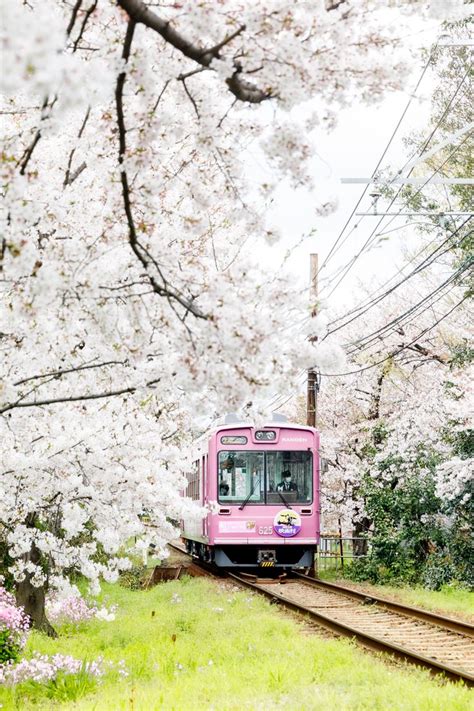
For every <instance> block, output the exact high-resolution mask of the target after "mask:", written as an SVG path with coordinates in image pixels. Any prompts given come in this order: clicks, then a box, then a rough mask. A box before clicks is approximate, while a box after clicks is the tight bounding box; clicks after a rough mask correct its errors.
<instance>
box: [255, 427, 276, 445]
mask: <svg viewBox="0 0 474 711" xmlns="http://www.w3.org/2000/svg"><path fill="white" fill-rule="evenodd" d="M255 439H256V440H258V442H274V441H275V440H276V432H274V431H273V430H257V432H255Z"/></svg>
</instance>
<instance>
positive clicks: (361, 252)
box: [326, 133, 471, 299]
mask: <svg viewBox="0 0 474 711" xmlns="http://www.w3.org/2000/svg"><path fill="white" fill-rule="evenodd" d="M470 135H471V134H470V133H468V134H467V135H466V136H465V137H464V139H463V140H462V141H461V143H460V144H459V145H458V146H456V147H455V148H454V149H453V150H452V151H451V153H450V154H449V156H448V157H447V158H445V159H444V161H443V162H442V163H441V165H440V166H438V167H437V168H435V170H434V171H433V172H432V174H431V175H430V176H429V177H428V178H427V179H426V180H425V182H424V183H423V184H422V185H421V186H420V187H419V188H418V190H416V191H415V192H414V193H413V195H412V199H413V198H415V197H417V195H419V194H420V192H421V191H422V190H423V188H424V187H426V185H427V184H428V183H429V182H430V180H431V179H432V178H433V177H434V176H435V175H436V173H438V172H439V171H440V170H441V169H442V168H443V167H444V166H445V165H446V163H447V162H448V161H449V160H450V159H451V158H452V156H453V155H454V154H455V153H456V152H457V151H458V150H459V149H460V148H461V147H462V145H463V144H464V143H465V142H466V141H467V140H468V139H469V138H470ZM400 190H401V188H400V189H399V190H398V191H397V194H396V195H395V196H394V198H392V201H391V202H390V205H389V208H388V209H390V207H391V206H392V205H393V203H394V202H395V199H396V197H397V196H398V194H399V193H400ZM402 209H403V208H402V207H401V208H400V210H399V215H400V214H401V211H402ZM395 217H396V216H395ZM395 217H392V218H391V220H390V221H389V223H388V225H390V224H391V223H392V222H393V220H394V219H395ZM384 219H385V215H383V216H382V217H381V219H380V220H379V221H378V223H377V225H376V226H375V227H374V229H373V230H372V232H371V233H370V235H369V237H368V238H367V240H366V241H365V242H364V244H363V246H362V247H361V249H360V250H359V252H357V254H356V255H355V256H354V257H352V259H351V260H350V261H349V263H348V264H347V266H346V270H345V272H344V274H343V275H342V276H341V277H340V279H339V281H338V282H337V284H335V286H334V287H333V288H332V289H331V291H330V293H329V294H328V296H327V297H326V298H328V299H329V298H330V297H331V296H332V295H333V293H334V292H335V290H336V289H337V288H338V286H339V285H340V284H341V283H342V282H343V281H344V279H345V278H346V276H347V275H348V274H349V272H350V271H351V269H352V268H353V266H354V264H355V263H356V262H357V260H358V259H359V258H360V257H361V256H362V254H364V252H366V251H367V249H368V248H369V247H370V245H371V242H372V241H373V239H374V236H375V237H377V236H378V234H376V233H377V230H378V229H379V227H380V225H381V224H382V222H383V220H384ZM388 225H387V226H388Z"/></svg>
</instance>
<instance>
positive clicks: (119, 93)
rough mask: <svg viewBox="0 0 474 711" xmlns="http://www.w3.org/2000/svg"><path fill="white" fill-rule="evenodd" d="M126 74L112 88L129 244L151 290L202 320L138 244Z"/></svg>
mask: <svg viewBox="0 0 474 711" xmlns="http://www.w3.org/2000/svg"><path fill="white" fill-rule="evenodd" d="M134 30H135V21H134V20H130V22H129V23H128V26H127V32H126V34H125V40H124V45H123V51H122V59H124V60H125V62H127V61H128V59H129V56H130V49H131V46H132V41H133V34H134ZM126 76H127V73H126V72H125V71H123V72H121V73H120V74H119V75H118V77H117V84H116V88H115V104H116V109H117V124H118V135H119V158H118V162H119V165H120V166H122V168H121V171H120V180H121V183H122V195H123V202H124V208H125V215H126V217H127V223H128V232H129V243H130V247H131V248H132V251H133V252H134V254H135V256H136V257H137V258H138V260H139V261H140V263H141V264H142V265H143V267H144V268H145V271H146V276H147V279H148V280H149V282H150V284H151V286H152V288H153V291H154V292H155V293H156V294H158V295H159V296H164V297H166V298H167V299H168V300H170V299H172V300H175V301H177V302H178V303H179V304H181V306H183V307H184V308H185V309H187V310H188V311H191V313H193V314H194V316H196V317H197V318H202V319H207V318H208V317H207V316H206V315H205V314H203V313H202V311H200V310H199V309H198V308H197V307H196V306H195V305H194V304H193V301H192V300H189V299H186V298H185V297H184V296H182V295H181V294H179V293H178V292H177V291H175V290H174V289H170V288H169V287H168V286H167V284H166V280H165V279H164V277H163V275H162V274H161V271H160V268H159V265H158V263H157V262H156V260H155V259H154V258H153V257H152V256H151V255H150V253H149V252H148V250H147V249H146V248H145V247H144V246H143V245H141V244H140V242H139V240H138V237H137V231H136V228H135V221H134V219H133V213H132V204H131V200H130V186H129V183H128V176H127V171H126V170H125V169H124V167H123V164H124V160H125V153H126V150H127V141H126V134H127V128H126V126H125V115H124V108H123V89H124V86H125V80H126ZM150 264H153V265H154V266H155V268H156V269H157V271H158V273H159V274H160V276H161V278H162V280H163V284H164V285H160V284H159V283H158V282H157V280H156V279H155V278H154V277H153V275H151V274H149V273H148V267H149V265H150Z"/></svg>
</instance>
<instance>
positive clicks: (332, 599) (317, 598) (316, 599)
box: [171, 544, 474, 686]
mask: <svg viewBox="0 0 474 711" xmlns="http://www.w3.org/2000/svg"><path fill="white" fill-rule="evenodd" d="M171 547H172V548H175V549H176V550H179V551H180V552H182V553H184V550H183V549H182V548H181V547H180V546H176V545H174V544H171ZM185 555H186V554H185ZM190 573H191V574H196V575H209V576H212V577H214V576H216V577H220V578H222V574H223V571H222V570H220V571H219V572H218V571H217V569H215V568H213V567H212V566H210V565H207V564H201V563H198V562H196V561H194V562H193V565H192V568H191V569H190ZM226 577H228V578H231V579H232V580H234V581H235V582H237V583H239V584H240V585H243V586H245V587H247V588H250V589H251V590H253V591H254V592H257V593H259V594H261V595H265V596H266V597H267V598H269V599H270V600H272V602H276V603H278V604H279V605H281V606H282V607H286V608H289V609H291V610H292V611H295V612H298V613H300V614H302V615H305V616H306V617H310V618H311V620H312V621H313V622H315V623H317V624H318V625H319V626H321V627H323V628H325V629H327V630H330V631H331V632H333V633H336V634H338V635H343V636H345V637H350V638H352V639H356V640H357V641H358V642H360V643H361V644H362V645H364V646H365V647H368V648H370V649H372V650H375V651H377V652H386V653H388V654H390V655H392V656H395V657H397V658H399V659H403V660H405V661H408V662H411V663H413V664H416V665H418V666H423V667H426V668H428V669H429V670H430V671H432V672H433V673H437V674H444V675H445V676H446V677H448V678H450V679H453V680H456V681H459V680H463V681H464V682H465V683H466V684H467V685H468V686H474V626H473V625H471V624H468V623H466V622H462V621H460V620H454V619H452V618H449V617H444V616H442V615H437V614H434V613H431V612H428V611H426V610H421V609H419V608H414V607H409V606H406V605H402V604H400V603H395V602H392V601H390V600H385V599H383V598H379V597H376V596H373V595H370V596H368V595H365V594H364V593H360V592H357V591H355V590H352V589H349V588H345V587H342V586H340V585H334V584H333V583H326V582H324V581H321V580H317V579H314V578H310V577H307V576H305V575H301V574H299V573H291V574H290V575H288V576H285V575H280V576H279V577H276V578H258V577H257V576H256V575H249V574H247V573H240V574H235V573H227V575H226Z"/></svg>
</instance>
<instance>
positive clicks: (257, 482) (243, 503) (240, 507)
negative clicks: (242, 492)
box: [239, 474, 262, 511]
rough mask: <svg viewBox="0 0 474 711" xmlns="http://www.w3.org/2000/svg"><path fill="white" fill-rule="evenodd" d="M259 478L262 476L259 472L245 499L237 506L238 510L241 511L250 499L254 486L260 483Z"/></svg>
mask: <svg viewBox="0 0 474 711" xmlns="http://www.w3.org/2000/svg"><path fill="white" fill-rule="evenodd" d="M261 478H262V475H261V474H260V475H259V477H258V481H256V482H254V484H253V486H252V488H251V490H250V494H249V495H248V496H247V498H246V499H245V501H243V502H242V503H241V504H240V506H239V510H240V511H242V509H244V508H245V506H247V504H248V502H249V501H250V497H251V496H252V494H253V492H254V491H255V489H256V487H257V484H260V479H261Z"/></svg>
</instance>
